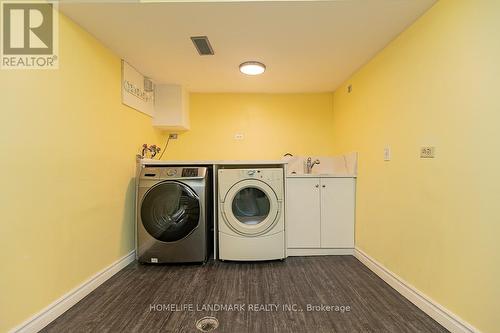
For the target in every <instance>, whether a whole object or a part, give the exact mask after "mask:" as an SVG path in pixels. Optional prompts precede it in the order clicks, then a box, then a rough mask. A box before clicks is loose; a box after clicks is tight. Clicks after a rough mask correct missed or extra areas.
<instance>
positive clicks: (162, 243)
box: [136, 166, 209, 263]
mask: <svg viewBox="0 0 500 333" xmlns="http://www.w3.org/2000/svg"><path fill="white" fill-rule="evenodd" d="M207 175H208V170H207V168H206V167H171V166H145V167H143V168H142V170H141V172H140V175H139V180H138V188H137V238H136V241H137V251H136V256H137V259H138V261H139V262H142V263H179V262H204V261H206V260H207V235H208V232H207V215H208V214H207V209H208V205H207V198H208V197H209V194H208V190H209V187H208V186H207V185H208V176H207Z"/></svg>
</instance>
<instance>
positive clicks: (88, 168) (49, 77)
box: [0, 16, 163, 332]
mask: <svg viewBox="0 0 500 333" xmlns="http://www.w3.org/2000/svg"><path fill="white" fill-rule="evenodd" d="M60 60H61V62H60V69H59V70H25V71H5V70H0V96H1V99H0V136H1V140H0V152H1V155H2V162H1V167H0V169H1V174H2V191H1V192H0V212H1V214H2V215H1V219H0V224H1V227H0V249H1V250H0V262H1V263H2V264H1V265H2V268H1V269H0V271H1V273H0V332H4V331H6V330H7V329H10V328H12V327H14V326H15V325H18V324H20V323H21V322H23V321H24V320H26V319H27V318H29V317H30V316H32V315H33V314H34V313H36V312H38V311H40V310H41V309H43V308H44V307H45V306H47V305H48V304H50V303H51V302H52V301H54V300H56V299H57V298H59V297H61V296H62V295H63V294H65V293H66V292H68V291H69V290H71V289H72V288H74V287H76V286H77V285H79V284H80V283H82V282H83V281H85V280H87V279H88V278H89V277H90V276H92V275H94V274H95V273H97V272H98V271H100V270H101V269H103V268H104V267H106V266H108V265H110V264H111V263H112V262H114V261H116V260H117V259H118V258H120V257H122V256H124V255H125V254H127V253H129V251H131V250H132V249H133V239H134V237H133V230H134V229H133V214H132V212H133V200H134V191H133V185H132V177H133V176H134V172H135V171H134V170H135V154H136V153H137V151H138V149H139V148H140V145H141V143H143V142H150V143H161V142H163V138H162V137H160V136H159V134H160V133H158V132H156V131H154V130H153V129H152V127H151V125H150V124H151V118H150V117H148V116H146V115H143V114H141V113H139V112H137V111H135V110H133V109H130V108H128V107H125V106H123V105H122V104H121V102H120V75H121V74H120V59H119V58H118V57H117V56H115V55H114V54H112V53H111V52H110V51H109V50H107V49H105V48H104V47H103V46H101V44H99V43H98V42H97V41H96V40H95V39H94V38H92V37H90V36H89V35H88V34H87V33H86V32H84V31H83V30H82V29H81V28H79V27H78V26H76V25H75V24H74V23H72V22H71V21H69V20H68V19H66V18H65V17H63V16H61V19H60Z"/></svg>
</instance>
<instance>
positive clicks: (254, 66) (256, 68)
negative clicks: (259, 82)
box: [240, 61, 266, 75]
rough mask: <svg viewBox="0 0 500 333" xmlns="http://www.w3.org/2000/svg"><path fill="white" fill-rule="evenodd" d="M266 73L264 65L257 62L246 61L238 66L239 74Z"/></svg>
mask: <svg viewBox="0 0 500 333" xmlns="http://www.w3.org/2000/svg"><path fill="white" fill-rule="evenodd" d="M265 71H266V65H264V64H263V63H261V62H258V61H246V62H244V63H242V64H241V65H240V72H242V73H243V74H246V75H259V74H262V73H264V72H265Z"/></svg>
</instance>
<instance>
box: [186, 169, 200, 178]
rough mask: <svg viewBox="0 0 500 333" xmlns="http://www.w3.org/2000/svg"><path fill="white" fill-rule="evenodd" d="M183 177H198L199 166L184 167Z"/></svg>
mask: <svg viewBox="0 0 500 333" xmlns="http://www.w3.org/2000/svg"><path fill="white" fill-rule="evenodd" d="M182 177H198V168H184V169H182Z"/></svg>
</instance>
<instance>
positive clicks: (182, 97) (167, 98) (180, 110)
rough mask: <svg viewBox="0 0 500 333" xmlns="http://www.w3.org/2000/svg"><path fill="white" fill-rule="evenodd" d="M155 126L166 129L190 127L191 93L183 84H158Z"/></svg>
mask: <svg viewBox="0 0 500 333" xmlns="http://www.w3.org/2000/svg"><path fill="white" fill-rule="evenodd" d="M153 126H154V127H157V128H160V129H162V130H166V131H186V130H188V129H189V95H188V93H187V91H186V90H185V89H184V88H183V87H182V86H179V85H175V84H161V85H156V87H155V105H154V115H153Z"/></svg>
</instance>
